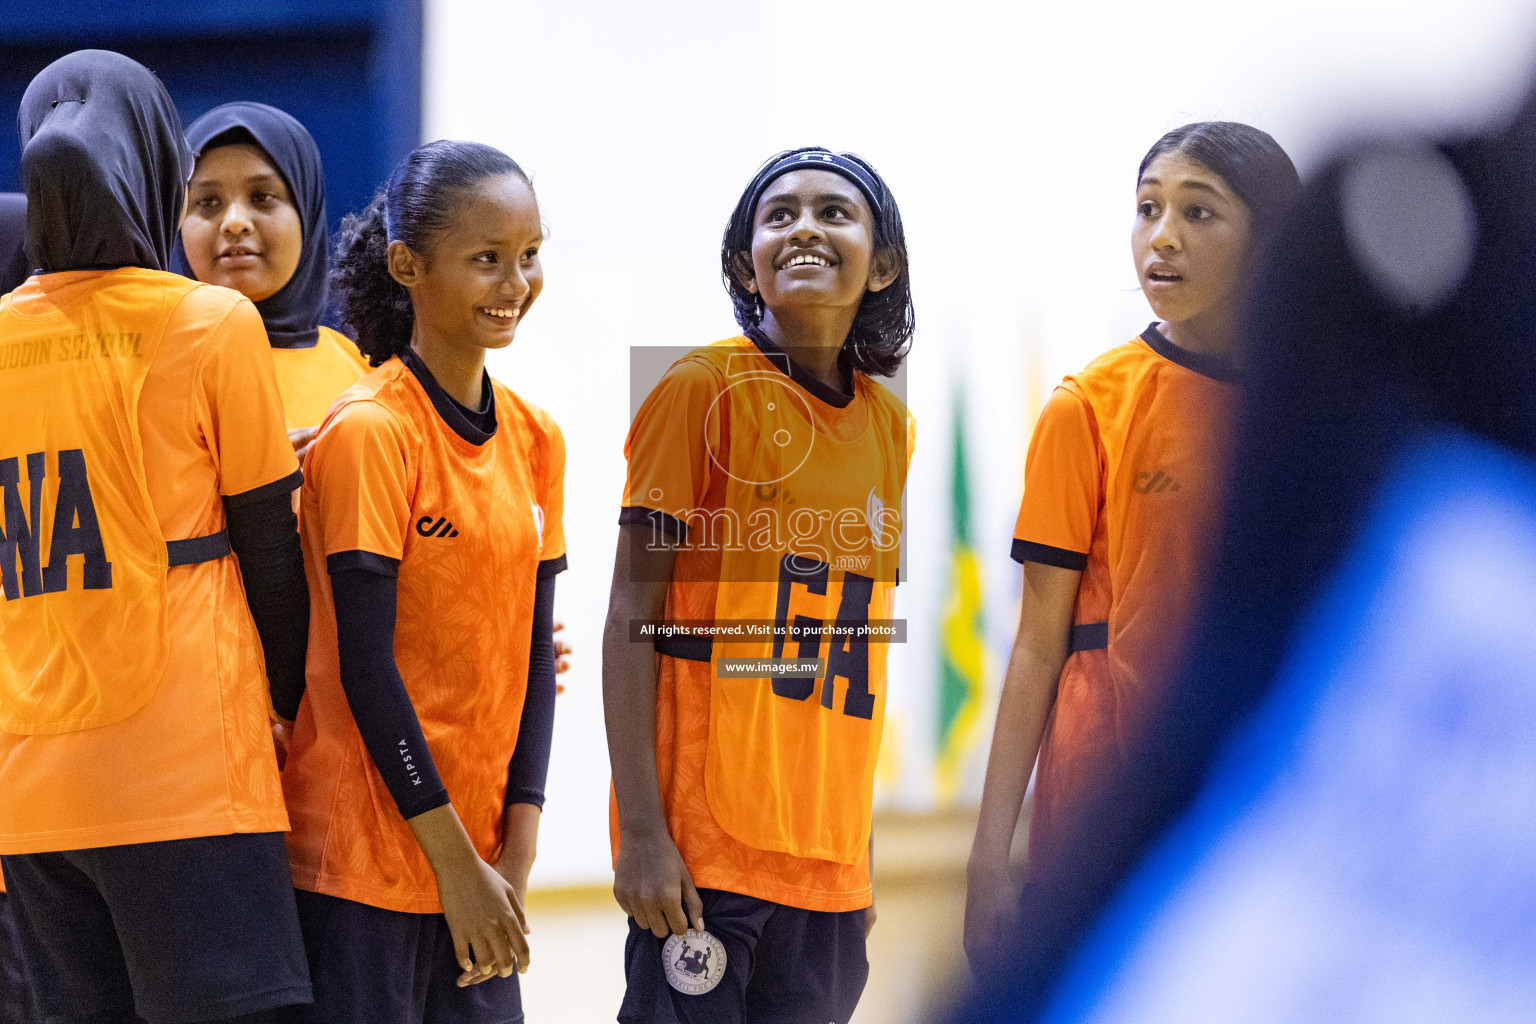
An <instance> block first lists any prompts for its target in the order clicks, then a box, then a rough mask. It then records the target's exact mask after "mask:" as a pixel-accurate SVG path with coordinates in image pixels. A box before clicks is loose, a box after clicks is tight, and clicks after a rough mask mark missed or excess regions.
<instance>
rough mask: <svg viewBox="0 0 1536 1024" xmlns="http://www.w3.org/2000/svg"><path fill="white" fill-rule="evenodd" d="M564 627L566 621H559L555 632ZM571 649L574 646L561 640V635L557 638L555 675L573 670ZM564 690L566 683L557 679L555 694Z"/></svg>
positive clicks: (557, 694)
mask: <svg viewBox="0 0 1536 1024" xmlns="http://www.w3.org/2000/svg"><path fill="white" fill-rule="evenodd" d="M564 628H565V623H563V622H557V623H555V629H554V632H556V633H558V632H560V631H561V630H562V629H564ZM571 651H572V647H571V645H570V644H568V643H566V642H565V641H564V640H561V639H560V638H559V637H556V638H555V675H557V676H558V675H560V674H561V673H562V672H569V671H570V670H571ZM564 692H565V684H564V683H562V682H559V681H556V682H555V695H556V696H559V695H560V694H562V693H564Z"/></svg>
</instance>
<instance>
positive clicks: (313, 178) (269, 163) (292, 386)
mask: <svg viewBox="0 0 1536 1024" xmlns="http://www.w3.org/2000/svg"><path fill="white" fill-rule="evenodd" d="M187 141H188V143H189V144H190V145H191V147H192V151H193V155H194V156H195V157H196V159H197V164H196V167H195V168H194V170H193V172H192V180H191V182H190V183H189V185H188V187H187V213H186V218H185V219H184V220H183V222H182V226H181V237H180V238H179V239H177V242H176V248H175V253H174V256H173V261H174V266H175V269H176V270H178V271H180V272H181V273H183V274H186V275H187V276H189V277H195V278H197V279H198V280H199V281H206V282H208V283H209V284H217V285H222V286H224V287H226V288H233V289H235V290H236V291H239V292H241V293H242V294H244V295H245V296H246V298H248V299H251V300H252V301H253V302H255V303H256V309H257V310H258V311H259V312H260V313H261V318H262V320H263V322H265V324H266V326H267V337H268V339H269V340H270V341H271V343H272V355H273V361H274V363H275V364H276V367H277V384H278V390H279V391H281V392H282V396H283V412H284V418H285V419H286V420H287V425H288V435H289V438H290V439H291V440H292V441H293V445H294V448H295V449H296V450H298V451H299V452H300V453H301V455H302V452H303V451H304V450H305V449H307V447H308V445H309V442H310V440H311V439H312V438H313V437H314V435H315V431H316V429H317V428H318V427H319V425H320V422H321V420H323V419H324V418H325V414H326V412H327V411H328V410H329V409H330V407H331V403H332V402H334V401H335V400H336V398H337V397H338V396H340V394H341V393H342V392H343V391H345V390H346V389H347V388H349V387H351V386H352V384H354V383H355V382H356V381H357V380H358V378H360V377H361V376H362V375H363V374H364V373H366V372H367V370H368V363H367V361H366V360H364V359H363V357H362V355H361V354H360V353H359V352H358V351H357V346H356V345H354V344H353V343H352V342H351V340H350V339H348V338H346V337H345V336H343V335H341V334H338V333H337V332H336V331H333V330H331V329H330V328H328V327H322V326H321V325H320V317H321V315H322V314H323V313H324V311H325V302H326V252H327V250H328V249H329V247H330V233H329V231H328V230H327V227H326V218H325V173H324V171H323V169H322V168H321V165H320V150H319V149H318V148H317V147H316V146H315V140H314V139H313V138H311V137H310V134H309V132H308V131H306V130H305V128H304V126H303V125H302V124H300V123H299V122H298V121H296V120H294V118H292V117H290V116H289V115H288V114H285V113H284V112H283V111H281V110H278V109H276V108H275V107H269V106H267V105H265V104H262V103H244V102H242V103H226V104H224V105H223V106H221V107H215V108H214V109H213V110H210V111H209V112H208V113H206V114H204V115H203V116H202V117H200V118H198V119H197V120H196V121H194V122H192V124H191V126H190V127H189V128H188V129H187Z"/></svg>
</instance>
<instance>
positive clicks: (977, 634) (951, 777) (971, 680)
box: [935, 393, 988, 801]
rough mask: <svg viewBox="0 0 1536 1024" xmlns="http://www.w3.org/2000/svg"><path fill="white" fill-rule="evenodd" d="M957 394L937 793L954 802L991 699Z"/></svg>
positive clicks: (962, 421)
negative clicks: (966, 762) (980, 723)
mask: <svg viewBox="0 0 1536 1024" xmlns="http://www.w3.org/2000/svg"><path fill="white" fill-rule="evenodd" d="M960 398H961V396H960V395H959V394H958V393H957V394H956V395H955V403H954V407H955V436H954V460H953V462H952V464H951V479H950V530H949V537H950V540H949V581H948V586H947V588H946V590H945V598H944V613H943V620H942V629H941V633H940V638H939V651H940V653H939V713H938V757H937V760H936V762H935V772H936V783H937V794H938V798H939V799H940V800H941V801H949V800H953V799H954V797H955V795H956V793H957V792H958V791H959V788H960V782H961V778H962V776H963V773H964V767H965V757H966V755H967V754H968V753H969V752H970V751H971V749H972V748H973V747H974V746H975V745H976V733H977V728H976V727H977V724H978V720H979V719H980V717H981V709H982V705H983V703H984V702H985V700H986V689H987V683H986V677H987V662H988V658H987V646H986V623H985V618H984V616H983V611H982V586H981V563H980V560H979V559H977V557H976V549H975V547H973V546H972V544H971V484H970V477H969V476H968V474H967V472H966V462H965V416H964V413H963V411H962V410H963V409H964V405H963V403H962V402H961V400H960Z"/></svg>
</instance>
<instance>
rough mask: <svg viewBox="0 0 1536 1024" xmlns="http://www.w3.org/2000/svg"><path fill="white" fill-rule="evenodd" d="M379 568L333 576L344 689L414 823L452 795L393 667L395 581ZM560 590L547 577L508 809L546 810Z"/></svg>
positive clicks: (534, 628)
mask: <svg viewBox="0 0 1536 1024" xmlns="http://www.w3.org/2000/svg"><path fill="white" fill-rule="evenodd" d="M333 557H335V556H333ZM370 564H372V563H370ZM379 568H380V567H379V566H376V565H375V566H374V567H372V568H364V567H356V568H337V569H335V570H333V571H332V572H331V574H330V576H331V594H332V598H333V603H334V604H335V608H336V635H337V646H338V650H339V654H340V658H341V686H342V690H343V691H344V692H345V694H346V697H347V704H348V706H349V707H350V708H351V710H352V717H353V719H354V721H356V722H357V729H358V732H359V733H360V734H361V736H362V739H363V745H364V746H365V747H367V749H368V754H369V756H370V757H372V758H373V763H374V766H375V767H376V768H377V769H378V771H379V775H380V776H381V777H382V778H383V780H384V785H385V786H386V787H387V788H388V789H389V793H390V796H391V797H393V798H394V801H395V805H396V806H397V807H398V808H399V809H400V814H401V816H402V817H404V818H407V819H409V818H413V817H415V816H416V815H418V814H422V813H424V812H426V811H430V810H432V809H433V808H435V807H441V806H442V805H443V804H446V803H448V802H449V801H448V790H447V788H446V787H444V785H443V782H442V779H441V777H440V776H439V775H438V772H437V767H436V765H435V764H434V763H433V760H432V754H431V752H430V751H429V750H428V749H427V743H426V738H425V736H424V735H423V733H422V730H421V721H420V719H418V718H417V716H416V709H415V708H414V707H413V706H412V705H411V699H410V695H409V694H408V693H407V692H406V689H405V682H404V680H402V679H401V678H400V670H399V668H398V667H397V666H396V664H395V657H394V638H395V607H396V587H395V577H394V576H392V575H386V574H384V573H382V572H380V571H378V569H379ZM540 568H541V570H542V569H543V566H542V565H541V567H540ZM554 587H555V580H554V575H553V574H552V573H551V574H549V575H548V576H547V577H545V576H544V575H543V573H542V571H541V578H540V579H539V580H538V583H537V587H536V589H535V593H534V614H533V621H532V623H531V625H530V630H531V640H532V643H531V646H530V650H529V658H528V693H527V697H526V698H525V699H524V704H523V714H522V721H521V725H520V732H519V733H518V741H517V748H516V749H515V750H514V752H513V754H512V759H511V762H510V763H509V765H508V768H507V797H506V802H507V803H531V804H536V805H537V806H540V807H542V806H543V804H544V782H545V779H546V778H547V775H548V770H549V750H550V740H551V737H552V735H553V732H554V711H555V707H554V696H555V673H554V660H555V659H554V634H553V618H554Z"/></svg>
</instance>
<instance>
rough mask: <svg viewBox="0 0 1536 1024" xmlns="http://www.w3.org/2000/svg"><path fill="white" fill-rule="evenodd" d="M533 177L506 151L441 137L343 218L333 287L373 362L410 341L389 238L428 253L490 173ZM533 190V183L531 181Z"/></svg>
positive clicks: (407, 297)
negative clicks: (470, 192)
mask: <svg viewBox="0 0 1536 1024" xmlns="http://www.w3.org/2000/svg"><path fill="white" fill-rule="evenodd" d="M504 174H515V175H517V176H518V177H520V178H522V179H523V181H525V182H528V175H527V174H525V173H524V172H523V169H522V168H521V167H519V166H518V165H517V162H516V161H515V160H513V159H512V158H511V157H509V156H507V154H505V153H503V152H502V151H501V150H499V149H496V148H495V147H493V146H487V145H484V144H482V143H479V142H457V141H454V140H452V139H441V140H439V141H437V142H429V143H427V144H426V145H425V146H421V147H419V148H418V149H416V150H414V151H413V152H411V153H410V155H408V156H407V157H406V158H405V159H404V160H401V161H400V163H399V164H397V165H396V166H395V169H394V170H393V171H392V172H391V173H390V175H389V180H388V181H387V182H385V184H384V187H383V188H381V189H379V191H378V192H377V193H376V194H375V195H374V197H373V201H372V202H371V203H369V204H368V206H367V207H366V208H365V209H364V210H363V212H362V213H359V214H348V215H347V217H346V219H345V220H343V221H342V222H341V234H340V237H339V239H338V241H337V243H336V266H335V268H334V269H333V270H332V271H331V288H332V289H333V290H334V291H335V292H336V293H338V294H339V296H340V298H341V310H342V316H343V317H344V318H345V320H346V322H347V326H349V327H350V328H351V329H352V330H353V332H355V333H356V335H357V347H358V350H359V351H361V352H362V353H363V355H365V356H367V357H368V362H369V363H370V364H372V365H374V366H380V365H382V364H383V363H385V362H386V361H387V360H388V359H389V358H390V357H391V356H393V355H395V354H397V353H399V352H402V351H404V350H405V348H406V347H407V346H408V345H410V343H411V329H412V327H413V326H414V324H415V322H416V313H415V310H414V309H413V307H412V306H411V294H410V292H408V291H406V289H405V286H404V285H402V284H400V282H398V281H396V280H395V279H394V278H393V277H391V276H390V273H389V259H388V251H389V243H390V242H392V241H399V242H404V243H405V244H406V245H407V246H409V247H410V250H411V251H412V252H414V253H416V255H418V256H420V257H422V258H426V256H427V254H428V253H429V252H431V249H432V245H433V244H434V243H435V242H436V241H437V236H438V235H440V234H442V232H443V231H444V230H446V229H447V227H448V225H449V224H451V223H453V218H454V216H455V214H456V212H457V210H458V206H459V202H460V201H461V200H462V199H463V193H464V192H466V191H467V190H468V189H469V188H471V187H472V186H473V185H475V184H476V183H477V182H480V181H484V180H485V179H486V178H494V177H499V176H501V175H504ZM528 184H529V187H530V188H531V187H532V182H528Z"/></svg>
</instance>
